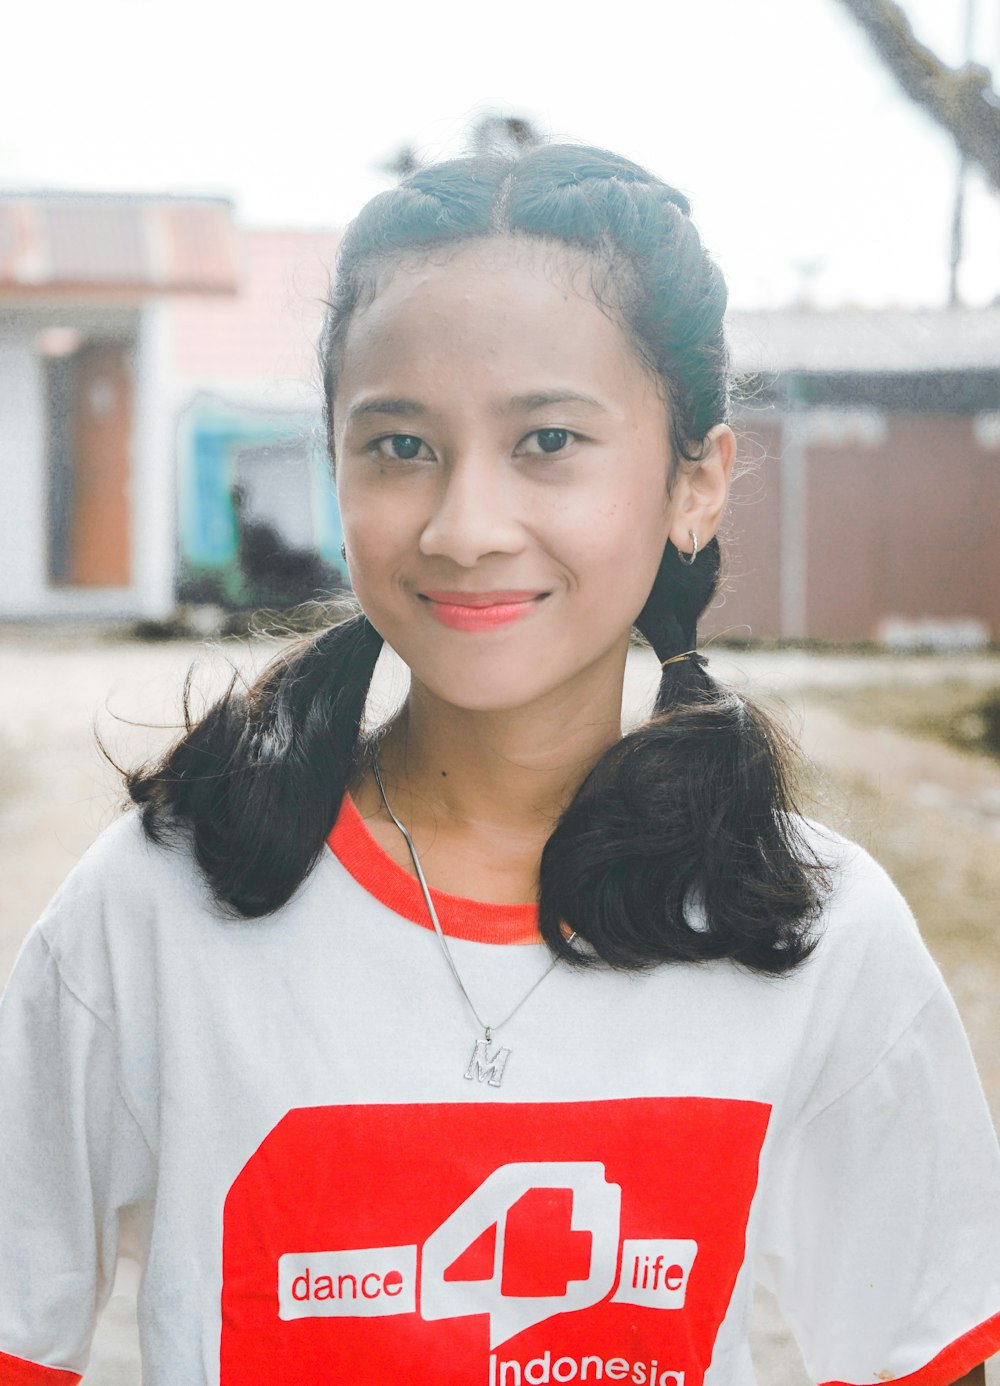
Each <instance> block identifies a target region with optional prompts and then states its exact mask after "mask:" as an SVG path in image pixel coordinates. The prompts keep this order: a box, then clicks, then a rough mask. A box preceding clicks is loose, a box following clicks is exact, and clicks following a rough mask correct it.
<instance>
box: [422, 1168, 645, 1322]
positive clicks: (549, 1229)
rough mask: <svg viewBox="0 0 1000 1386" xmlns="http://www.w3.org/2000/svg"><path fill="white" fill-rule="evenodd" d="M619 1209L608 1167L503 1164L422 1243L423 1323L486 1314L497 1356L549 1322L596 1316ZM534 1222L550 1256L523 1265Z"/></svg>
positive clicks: (613, 1261) (612, 1266)
mask: <svg viewBox="0 0 1000 1386" xmlns="http://www.w3.org/2000/svg"><path fill="white" fill-rule="evenodd" d="M540 1194H541V1195H542V1197H541V1199H540V1198H539V1195H540ZM546 1194H548V1195H549V1196H548V1197H546ZM567 1194H569V1197H568V1198H567V1197H566V1195H567ZM526 1198H528V1199H530V1205H526V1204H525V1203H524V1200H525V1199H526ZM518 1205H522V1212H524V1213H525V1214H526V1215H527V1213H528V1209H529V1206H530V1217H529V1216H525V1217H522V1216H519V1214H518ZM620 1211H621V1188H620V1186H619V1185H618V1184H612V1183H609V1182H608V1180H607V1179H606V1178H605V1170H604V1166H603V1165H602V1164H598V1163H596V1162H592V1161H562V1162H550V1163H530V1164H510V1165H504V1166H503V1167H502V1168H500V1169H498V1170H496V1171H495V1172H494V1173H493V1174H491V1175H490V1176H489V1177H488V1178H487V1179H486V1180H485V1181H484V1182H483V1183H482V1184H481V1185H480V1186H479V1188H478V1189H476V1190H475V1192H474V1193H472V1194H471V1195H470V1196H469V1197H468V1198H467V1199H466V1200H465V1202H464V1203H463V1204H461V1206H460V1207H458V1208H456V1210H455V1212H454V1213H452V1215H451V1216H450V1217H449V1218H448V1219H447V1220H446V1221H445V1222H443V1223H442V1224H441V1226H440V1227H439V1228H438V1229H437V1231H435V1232H433V1233H432V1234H431V1236H430V1237H429V1238H428V1239H427V1241H426V1242H425V1243H424V1248H423V1256H422V1264H421V1280H420V1312H421V1315H422V1316H423V1317H424V1318H425V1319H447V1318H456V1317H459V1316H462V1315H466V1314H488V1315H489V1319H490V1346H491V1348H492V1347H496V1346H497V1344H499V1343H503V1342H506V1340H507V1339H508V1338H512V1337H513V1336H514V1334H515V1333H521V1332H523V1331H524V1330H525V1329H526V1328H530V1327H531V1326H532V1325H533V1324H536V1323H541V1322H542V1321H543V1320H545V1319H548V1318H551V1317H552V1315H553V1314H563V1313H567V1312H570V1311H573V1310H578V1309H588V1308H590V1306H591V1305H593V1304H597V1303H599V1301H600V1300H602V1299H604V1298H605V1296H606V1295H607V1294H608V1293H609V1291H610V1290H611V1289H612V1287H613V1286H614V1283H615V1276H616V1272H617V1270H618V1230H619V1218H620ZM534 1221H538V1222H540V1223H541V1224H542V1225H541V1226H539V1229H538V1230H539V1233H540V1234H541V1235H542V1236H543V1237H544V1243H545V1248H544V1255H543V1256H542V1258H541V1259H540V1260H538V1261H536V1262H534V1263H528V1264H525V1263H524V1262H523V1261H522V1260H521V1258H520V1256H519V1250H520V1249H519V1247H518V1245H517V1243H518V1242H519V1241H522V1240H523V1239H524V1238H525V1237H527V1236H529V1235H530V1226H529V1224H530V1223H531V1222H534ZM560 1222H561V1223H562V1226H559V1223H560Z"/></svg>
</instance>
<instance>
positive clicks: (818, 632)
mask: <svg viewBox="0 0 1000 1386" xmlns="http://www.w3.org/2000/svg"><path fill="white" fill-rule="evenodd" d="M886 430H887V434H886V438H885V440H884V442H882V443H881V444H878V445H874V446H872V445H866V444H862V443H852V444H841V445H832V444H830V443H823V442H821V441H813V442H811V443H810V444H809V446H808V449H807V454H806V487H807V520H806V534H807V545H808V579H807V612H808V632H807V633H808V634H809V635H810V636H813V637H817V638H820V639H826V640H870V639H876V638H878V636H879V632H880V625H881V623H882V621H883V620H885V619H886V618H890V617H903V618H907V619H911V620H919V619H920V618H943V619H959V618H970V617H972V618H978V619H979V620H981V621H984V622H985V623H986V624H987V627H988V629H989V631H990V634H991V637H992V639H994V640H1000V451H996V450H994V451H988V450H986V449H985V448H984V447H982V446H981V445H980V444H979V443H978V442H977V440H976V437H975V431H974V422H973V419H972V418H971V417H970V416H967V415H964V416H963V415H950V414H937V415H935V414H895V415H889V416H888V417H887V420H886ZM737 435H738V437H739V439H740V443H741V454H742V455H744V456H749V457H750V458H755V459H757V469H756V472H755V473H754V474H753V475H750V476H744V477H743V478H741V479H740V480H738V481H737V482H736V484H735V485H734V488H733V502H732V505H731V509H730V516H729V520H728V522H727V528H726V530H724V531H723V533H722V535H721V536H720V538H721V539H722V542H723V546H724V549H725V551H726V553H727V555H728V566H729V570H730V576H729V580H728V585H727V586H728V590H727V591H726V592H725V593H724V595H723V598H722V600H721V601H719V600H717V601H716V603H715V604H714V606H713V608H712V610H711V611H710V613H708V614H707V616H706V618H705V621H704V622H703V629H704V632H705V634H706V636H707V635H710V634H714V633H716V632H720V631H724V630H728V629H729V628H731V627H733V626H737V627H739V626H741V625H749V626H750V628H751V631H752V634H753V635H754V636H764V637H767V636H777V635H780V633H781V620H780V543H781V536H780V504H781V496H780V481H781V477H780V461H779V458H780V454H781V421H780V418H778V417H775V418H774V420H773V421H768V422H767V423H766V424H764V425H762V424H759V423H754V424H752V425H749V426H747V427H746V428H743V429H741V428H740V427H739V426H738V427H737ZM733 633H734V634H743V633H744V631H742V630H736V631H734V632H733Z"/></svg>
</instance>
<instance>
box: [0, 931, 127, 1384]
mask: <svg viewBox="0 0 1000 1386" xmlns="http://www.w3.org/2000/svg"><path fill="white" fill-rule="evenodd" d="M0 1170H2V1171H3V1175H2V1179H0V1247H2V1249H3V1254H2V1256H0V1383H3V1384H4V1386H7V1383H10V1386H15V1384H16V1386H72V1384H73V1383H74V1382H76V1381H78V1380H79V1377H80V1375H81V1374H82V1373H83V1370H84V1368H85V1366H86V1363H87V1359H88V1356H89V1352H90V1343H91V1338H92V1335H93V1331H94V1327H95V1324H96V1320H97V1316H98V1314H99V1313H100V1310H101V1309H102V1308H103V1306H104V1304H105V1303H106V1301H107V1299H108V1296H109V1295H110V1293H111V1288H112V1283H113V1279H114V1273H115V1266H116V1262H117V1256H118V1249H119V1241H120V1237H121V1233H122V1229H123V1227H124V1226H126V1225H127V1224H128V1221H129V1218H130V1217H131V1216H133V1215H135V1214H136V1212H137V1209H138V1208H139V1207H140V1201H141V1199H142V1196H143V1190H144V1189H148V1187H149V1183H150V1177H151V1170H150V1155H149V1149H148V1146H147V1145H146V1142H145V1141H144V1139H143V1136H142V1133H141V1131H140V1129H139V1126H138V1124H137V1122H136V1120H135V1118H134V1116H133V1115H132V1112H131V1111H130V1109H129V1105H128V1103H127V1102H126V1100H125V1098H124V1096H123V1094H122V1091H121V1087H120V1084H119V1081H118V1075H117V1060H116V1046H115V1043H114V1036H113V1033H112V1031H111V1029H110V1028H109V1026H108V1025H107V1024H106V1023H105V1022H104V1021H103V1020H102V1019H101V1018H100V1017H99V1016H98V1015H96V1014H95V1013H94V1011H93V1010H91V1009H90V1008H89V1007H88V1005H87V1004H86V1003H85V1002H84V1001H83V1000H82V999H81V998H80V997H79V996H78V995H76V994H74V992H73V991H72V990H71V989H70V988H69V987H68V986H67V984H66V982H65V981H64V979H63V978H62V976H61V975H60V972H59V969H58V967H57V964H56V961H55V959H54V958H53V956H52V954H51V952H50V950H49V948H48V946H47V944H46V940H45V938H44V935H43V933H42V932H41V931H40V930H39V929H38V928H37V927H36V929H35V930H34V931H33V932H32V933H31V934H30V935H29V936H28V939H27V940H26V942H25V944H24V946H23V948H22V950H21V953H20V955H19V957H18V960H17V963H16V964H15V967H14V970H13V973H12V974H11V978H10V981H9V983H8V985H7V989H6V991H5V993H4V997H3V1001H2V1002H0Z"/></svg>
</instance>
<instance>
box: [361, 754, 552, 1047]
mask: <svg viewBox="0 0 1000 1386" xmlns="http://www.w3.org/2000/svg"><path fill="white" fill-rule="evenodd" d="M371 766H372V770H373V772H374V775H375V783H376V784H377V785H378V788H379V793H380V794H381V795H382V802H383V804H385V811H386V813H387V814H388V815H389V817H390V818H391V819H392V821H393V822H394V823H395V825H396V827H397V828H398V829H399V831H400V832H401V833H402V835H403V838H404V840H405V842H406V845H407V847H408V848H409V850H410V857H411V858H412V860H413V869H414V871H415V872H416V874H417V880H418V881H419V882H420V889H421V890H422V891H423V895H424V900H425V902H426V904H427V913H428V914H429V915H430V917H431V923H432V924H433V925H434V932H435V933H436V934H437V940H438V943H439V944H440V945H441V950H442V952H443V953H444V956H445V958H446V959H447V962H448V966H449V968H450V969H451V975H452V976H453V977H454V978H455V981H456V982H457V983H458V989H459V991H460V992H461V993H462V995H463V996H464V997H465V1004H466V1005H467V1006H468V1008H469V1010H470V1011H471V1012H472V1014H473V1016H474V1017H475V1020H476V1023H477V1024H478V1025H479V1028H480V1029H481V1030H482V1032H483V1034H484V1036H485V1038H486V1043H487V1044H491V1043H492V1041H493V1032H494V1031H495V1030H499V1029H501V1028H502V1027H503V1026H504V1025H506V1024H507V1022H508V1021H509V1020H512V1019H513V1018H514V1016H515V1015H517V1013H518V1011H519V1010H520V1009H521V1007H522V1006H523V1005H524V1004H525V1002H526V1001H528V1000H529V999H530V998H531V997H532V996H534V994H535V992H536V991H537V990H538V988H539V987H540V986H541V985H542V983H543V982H544V981H545V979H546V977H547V976H548V975H549V973H550V972H551V971H552V969H553V968H554V967H555V966H556V964H557V963H558V962H559V959H558V958H553V959H552V961H551V962H550V963H549V965H548V967H547V968H546V969H545V971H544V972H543V973H542V975H541V976H540V977H539V978H538V979H537V980H536V981H535V982H533V983H532V985H531V987H530V989H529V990H528V991H527V992H525V994H524V996H522V997H521V999H520V1001H518V1003H517V1005H516V1006H515V1007H514V1008H513V1010H511V1011H509V1012H508V1013H507V1015H505V1016H504V1018H503V1020H500V1021H497V1023H496V1024H495V1025H488V1024H487V1023H486V1021H485V1020H484V1019H483V1018H482V1016H481V1015H480V1014H479V1011H478V1010H477V1009H476V1003H475V1002H474V1001H473V999H472V997H471V996H470V995H469V992H468V989H467V988H466V985H465V983H464V982H463V981H462V976H461V973H460V972H459V970H458V966H457V964H456V962H455V959H454V957H453V956H452V952H451V949H450V948H449V947H448V940H447V939H446V938H445V934H444V930H443V929H442V928H441V921H440V920H439V919H438V915H437V910H436V909H435V908H434V901H433V900H432V899H431V892H430V890H429V888H428V885H427V881H426V878H425V877H424V871H423V867H422V866H421V865H420V858H419V857H418V856H417V849H416V847H415V846H414V845H413V838H412V837H411V836H410V834H409V833H408V832H407V830H406V828H405V827H404V826H403V824H402V823H401V822H400V821H399V819H398V818H397V817H396V815H395V814H394V813H393V811H392V805H391V804H390V803H389V799H388V796H387V795H386V792H385V785H384V784H383V783H382V776H381V773H380V772H379V766H378V760H377V759H376V758H375V757H374V756H372V761H371ZM574 938H576V933H575V932H574V933H572V934H570V935H569V939H568V942H570V943H572V941H573V939H574Z"/></svg>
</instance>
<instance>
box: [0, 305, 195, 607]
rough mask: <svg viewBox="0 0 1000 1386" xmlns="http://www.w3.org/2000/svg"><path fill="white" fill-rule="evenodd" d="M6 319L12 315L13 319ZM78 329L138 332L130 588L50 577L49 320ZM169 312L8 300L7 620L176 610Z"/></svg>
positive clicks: (1, 455)
mask: <svg viewBox="0 0 1000 1386" xmlns="http://www.w3.org/2000/svg"><path fill="white" fill-rule="evenodd" d="M5 317H6V322H4V318H5ZM53 325H58V326H64V327H75V328H77V329H78V330H80V331H81V332H82V333H83V335H84V336H85V337H89V338H92V339H94V338H101V337H107V336H109V335H113V336H115V337H117V338H118V339H122V338H125V339H128V338H133V339H134V341H135V347H134V352H133V364H134V396H133V403H134V424H133V437H132V450H131V458H130V462H131V477H130V490H131V513H132V581H131V583H130V584H129V585H128V586H127V587H72V586H66V585H59V584H55V585H54V584H51V583H50V581H49V576H48V494H47V486H48V440H47V436H46V428H47V420H46V399H45V389H46V382H45V369H44V360H43V359H42V358H41V357H39V355H38V354H37V350H36V346H35V340H36V337H37V334H38V332H39V331H40V330H41V328H43V327H49V326H53ZM164 330H165V328H164V314H163V309H162V307H161V306H160V305H158V304H155V303H153V304H150V305H149V306H147V307H145V308H144V309H143V310H142V311H141V312H138V313H137V312H136V310H135V309H133V308H129V309H125V310H124V311H123V310H121V309H107V310H104V311H102V310H101V309H99V308H86V307H78V306H72V305H70V306H66V307H61V306H60V305H58V304H56V303H51V304H46V305H40V306H39V307H38V308H37V309H33V310H32V309H14V310H11V311H8V312H7V313H4V310H3V309H2V308H0V477H2V478H3V490H2V492H0V620H2V619H4V618H6V619H33V618H43V619H44V618H57V617H61V618H65V617H69V618H73V617H80V618H81V619H86V618H88V617H94V618H98V619H105V618H109V619H114V618H135V617H139V616H145V617H151V618H159V617H164V616H167V615H168V614H169V613H170V612H171V610H172V609H173V579H174V551H175V524H176V520H175V507H174V476H173V467H174V461H173V432H174V422H173V416H172V414H171V412H170V410H171V407H172V405H171V402H170V401H169V400H168V398H167V389H166V380H167V377H166V369H167V367H166V364H165V349H164V344H163V337H164Z"/></svg>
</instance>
